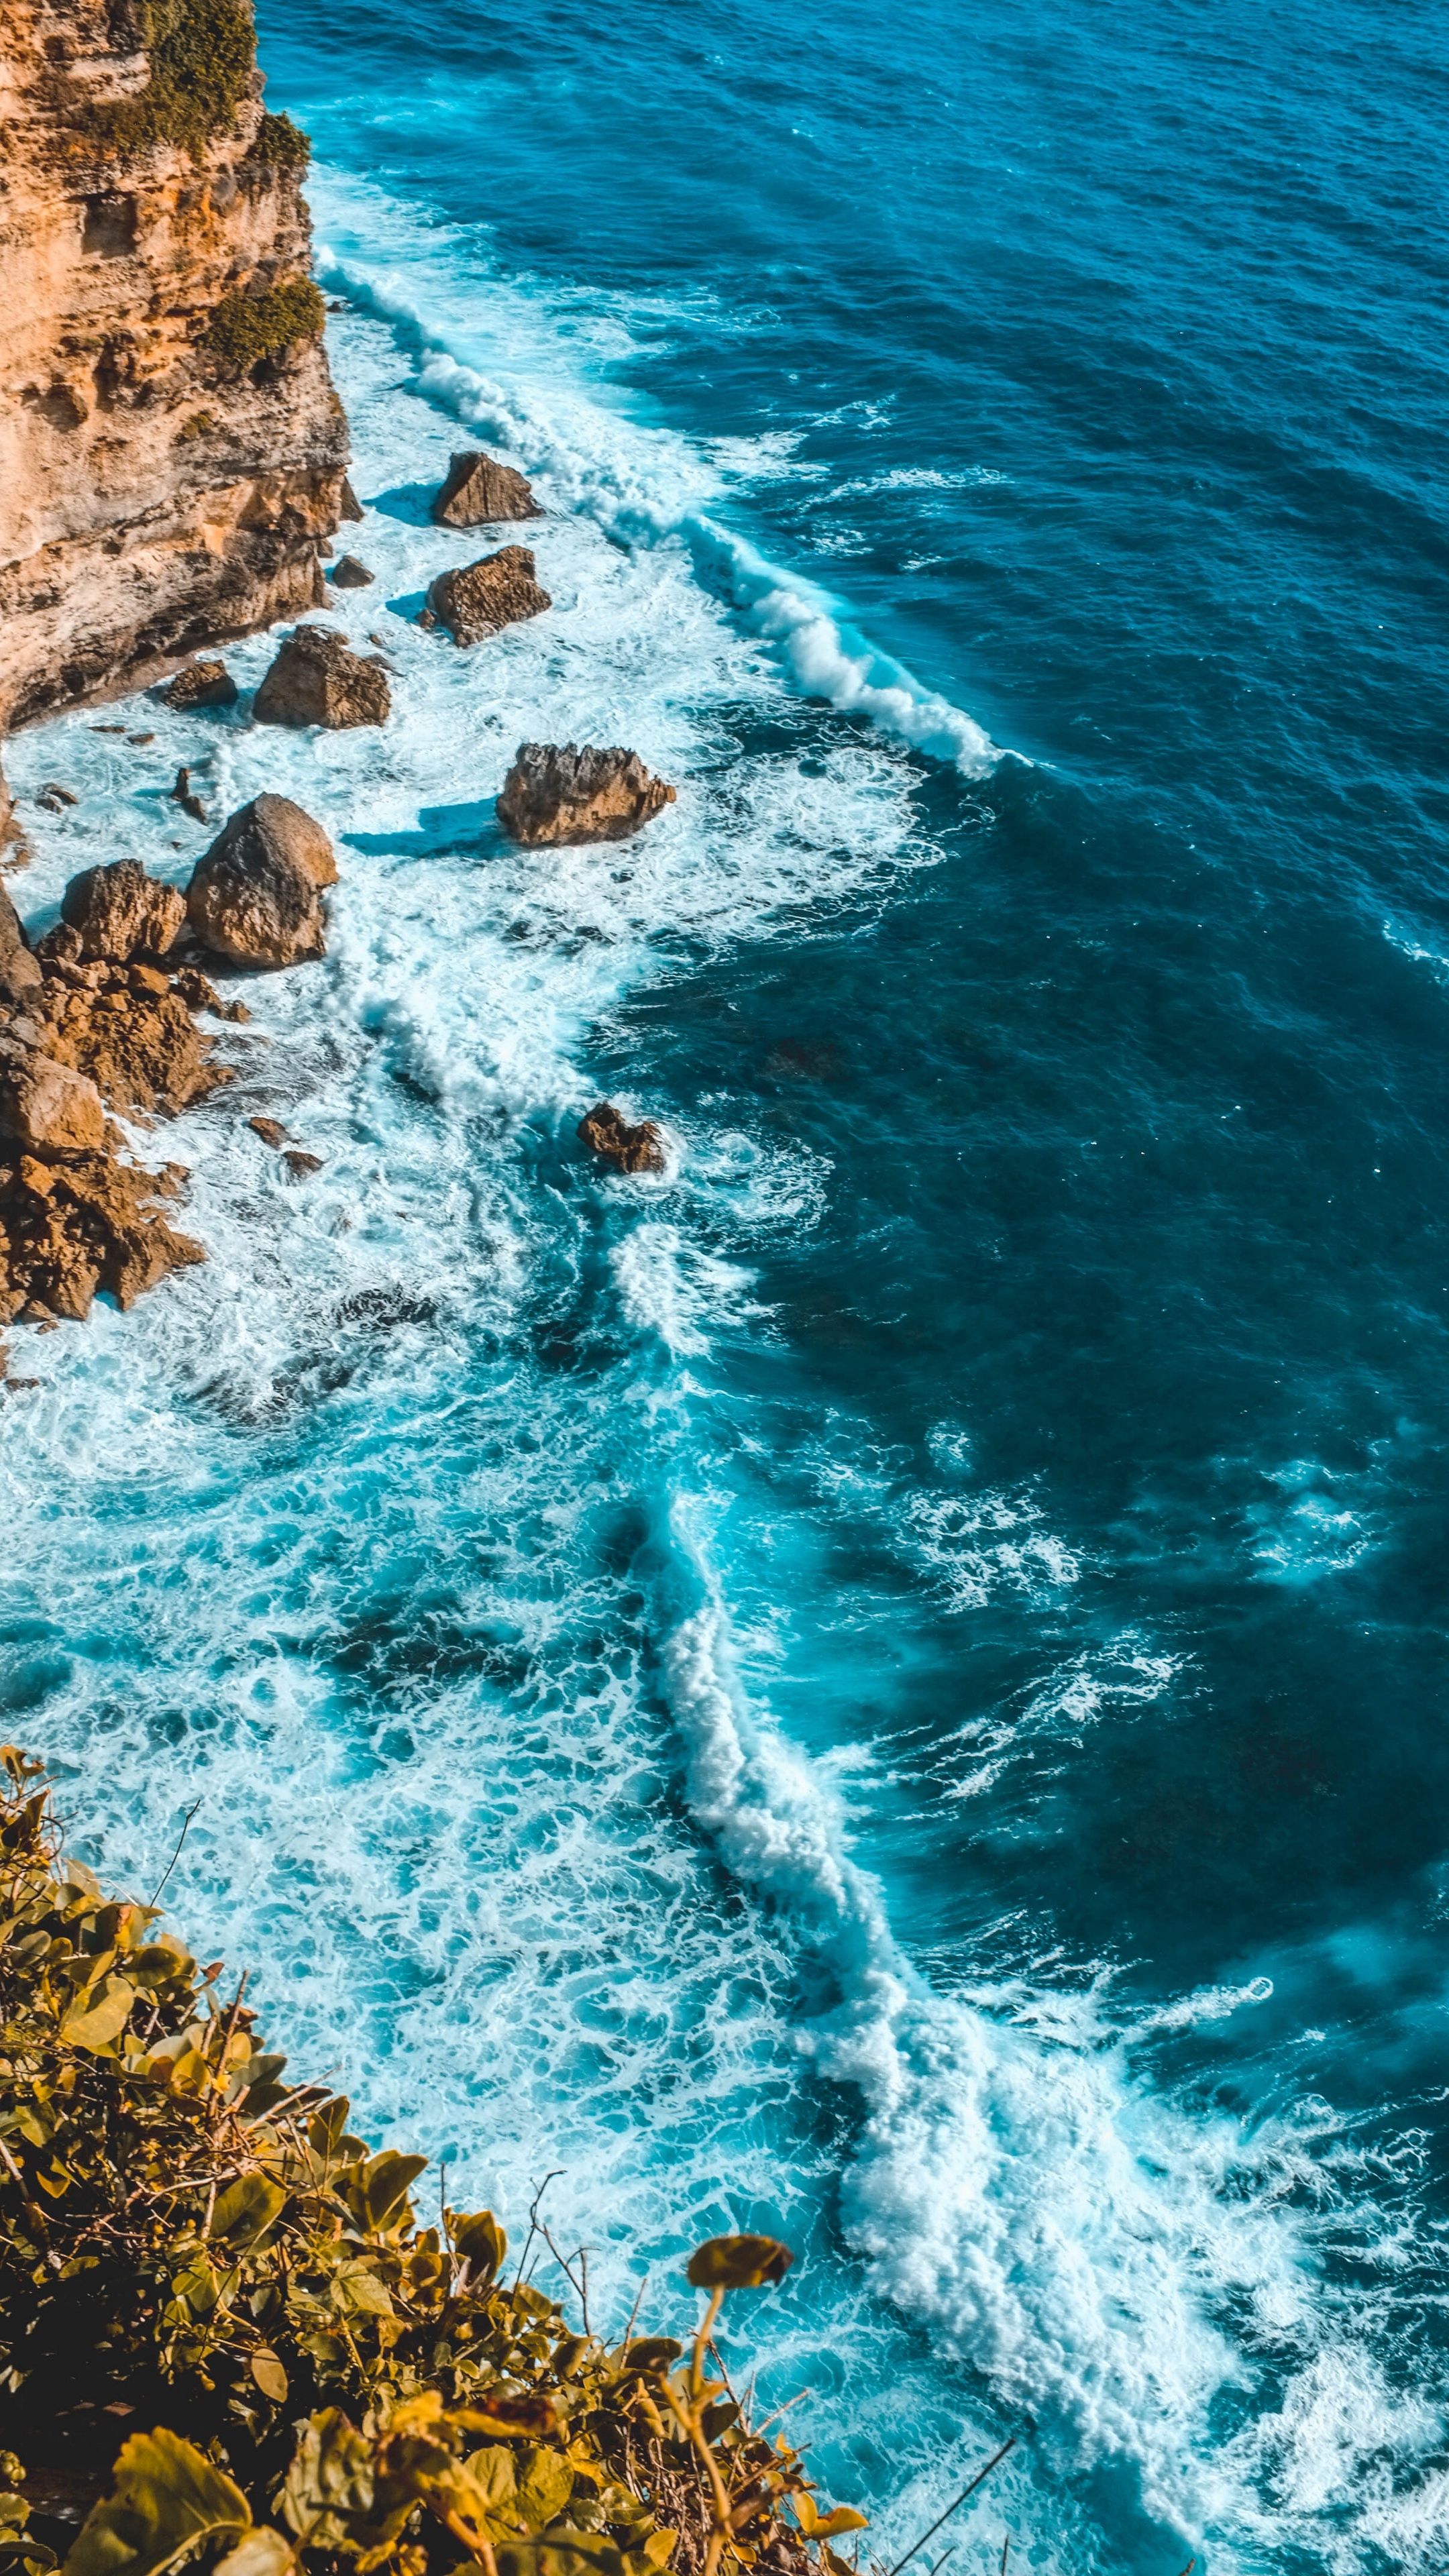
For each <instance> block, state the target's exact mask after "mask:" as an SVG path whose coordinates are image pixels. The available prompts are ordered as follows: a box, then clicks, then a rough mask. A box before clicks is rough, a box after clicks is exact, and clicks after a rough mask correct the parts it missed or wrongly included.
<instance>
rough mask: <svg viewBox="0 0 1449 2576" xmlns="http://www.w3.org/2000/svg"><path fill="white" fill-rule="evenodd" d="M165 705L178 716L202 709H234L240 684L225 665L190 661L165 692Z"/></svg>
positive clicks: (163, 698) (163, 693) (162, 695)
mask: <svg viewBox="0 0 1449 2576" xmlns="http://www.w3.org/2000/svg"><path fill="white" fill-rule="evenodd" d="M161 697H162V700H163V703H164V704H165V705H166V706H168V707H170V708H172V709H173V711H174V712H175V713H176V714H177V715H181V716H185V715H191V714H192V713H193V712H194V711H195V710H196V709H198V708H201V707H234V706H235V705H236V699H237V687H236V682H235V680H234V679H233V678H232V676H231V673H230V671H229V670H228V669H227V667H226V664H225V663H224V662H215V661H213V662H189V663H188V664H187V666H186V669H185V670H184V671H178V672H177V674H176V677H175V679H174V680H171V681H168V683H167V685H166V687H165V688H164V689H163V690H162V692H161Z"/></svg>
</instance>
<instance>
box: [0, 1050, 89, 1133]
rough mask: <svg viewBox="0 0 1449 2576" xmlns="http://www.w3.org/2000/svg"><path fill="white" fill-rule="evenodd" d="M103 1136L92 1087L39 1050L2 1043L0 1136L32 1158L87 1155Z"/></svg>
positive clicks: (0, 1053)
mask: <svg viewBox="0 0 1449 2576" xmlns="http://www.w3.org/2000/svg"><path fill="white" fill-rule="evenodd" d="M105 1134H106V1118H105V1111H104V1110H103V1109H102V1107H101V1095H100V1093H99V1092H98V1091H97V1089H96V1086H95V1084H94V1083H93V1082H90V1081H88V1080H87V1078H86V1076H85V1075H84V1074H81V1073H75V1072H73V1071H72V1070H71V1068H70V1067H69V1066H68V1065H64V1064H57V1063H56V1061H55V1059H54V1057H53V1056H49V1055H44V1054H42V1053H41V1052H40V1050H39V1049H38V1048H32V1047H27V1046H25V1045H23V1044H17V1043H15V1041H14V1040H13V1039H12V1040H9V1041H6V1040H3V1039H0V1137H3V1138H4V1139H5V1140H6V1142H7V1143H8V1144H10V1145H11V1146H15V1145H20V1146H23V1147H24V1148H25V1150H26V1151H27V1152H28V1153H32V1154H88V1153H94V1152H96V1151H97V1150H98V1149H99V1147H100V1146H101V1145H102V1144H103V1143H104V1142H105Z"/></svg>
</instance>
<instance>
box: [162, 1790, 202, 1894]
mask: <svg viewBox="0 0 1449 2576" xmlns="http://www.w3.org/2000/svg"><path fill="white" fill-rule="evenodd" d="M205 1803H206V1801H205V1799H204V1798H193V1799H192V1801H191V1804H190V1806H189V1807H188V1808H187V1810H186V1814H185V1816H184V1817H183V1818H182V1823H181V1831H180V1833H179V1834H178V1835H177V1837H176V1849H175V1850H174V1852H173V1853H172V1855H171V1858H170V1859H169V1860H168V1862H167V1864H166V1866H165V1868H164V1869H163V1871H162V1872H161V1877H160V1882H159V1884H158V1886H157V1889H156V1893H155V1895H154V1896H153V1897H152V1898H151V1899H150V1902H151V1904H152V1905H157V1904H159V1903H160V1900H161V1890H162V1888H163V1887H164V1886H165V1884H166V1881H167V1880H168V1878H169V1877H170V1875H171V1873H172V1871H173V1869H174V1868H175V1867H176V1864H177V1862H178V1861H179V1859H180V1858H181V1846H182V1844H183V1843H184V1842H185V1840H186V1837H187V1835H188V1834H189V1833H190V1831H191V1819H192V1817H193V1816H194V1815H195V1813H196V1811H197V1808H198V1807H201V1806H204V1805H205Z"/></svg>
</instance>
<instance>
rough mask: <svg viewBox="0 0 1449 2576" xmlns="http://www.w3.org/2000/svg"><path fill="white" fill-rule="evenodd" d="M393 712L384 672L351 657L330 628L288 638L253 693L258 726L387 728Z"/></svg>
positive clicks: (302, 629) (367, 659)
mask: <svg viewBox="0 0 1449 2576" xmlns="http://www.w3.org/2000/svg"><path fill="white" fill-rule="evenodd" d="M391 708H392V693H391V691H390V689H389V688H388V685H387V672H386V670H385V669H384V667H383V665H382V663H381V662H378V661H375V660H373V659H372V657H371V656H370V655H367V654H363V653H354V652H353V650H352V647H351V645H350V644H345V643H344V642H343V640H342V637H341V636H340V635H338V634H336V633H335V632H334V631H333V629H332V628H331V627H330V626H299V627H298V628H297V630H296V632H295V634H292V635H289V636H288V638H287V641H286V643H285V644H284V645H283V646H282V649H281V651H280V652H279V654H278V655H277V658H276V660H275V662H274V663H273V664H272V667H271V669H270V670H269V671H268V673H267V675H266V678H265V679H264V680H263V682H262V685H261V687H260V688H259V689H258V691H257V694H256V699H255V702H254V704H253V707H252V713H253V715H254V716H255V717H256V720H257V722H258V724H283V725H327V726H329V727H331V728H332V729H333V730H340V729H341V728H342V727H343V726H346V725H366V724H386V722H387V719H388V715H389V713H390V712H391Z"/></svg>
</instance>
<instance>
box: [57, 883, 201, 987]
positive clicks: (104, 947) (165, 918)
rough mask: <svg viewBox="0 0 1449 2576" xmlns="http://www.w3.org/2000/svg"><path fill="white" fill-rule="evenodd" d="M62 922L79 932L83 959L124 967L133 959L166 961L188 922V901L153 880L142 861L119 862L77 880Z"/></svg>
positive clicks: (67, 898)
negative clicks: (107, 962)
mask: <svg viewBox="0 0 1449 2576" xmlns="http://www.w3.org/2000/svg"><path fill="white" fill-rule="evenodd" d="M60 917H61V919H62V921H63V922H64V923H65V924H66V926H67V928H69V929H71V930H74V931H77V932H78V933H79V936H80V948H79V951H78V954H79V956H80V957H82V958H87V959H89V958H100V957H104V958H107V959H109V960H111V961H113V962H116V963H122V964H123V963H124V962H125V960H126V959H127V958H128V957H141V956H146V957H164V956H165V954H166V951H167V949H168V948H170V947H171V946H172V945H173V944H174V942H175V940H176V936H177V934H178V932H179V931H180V928H181V925H182V923H183V921H184V920H185V919H186V897H185V896H184V894H182V892H181V891H180V888H179V887H177V886H169V885H163V884H161V882H160V881H159V879H158V878H156V877H148V876H147V874H146V871H145V869H144V868H143V867H142V865H141V862H140V860H139V859H113V860H112V861H111V864H110V866H109V867H104V868H87V869H86V870H85V871H84V873H83V874H82V875H81V876H78V877H72V878H71V881H70V883H69V885H68V886H67V887H66V890H65V893H64V894H63V896H62V897H61V905H60Z"/></svg>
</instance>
